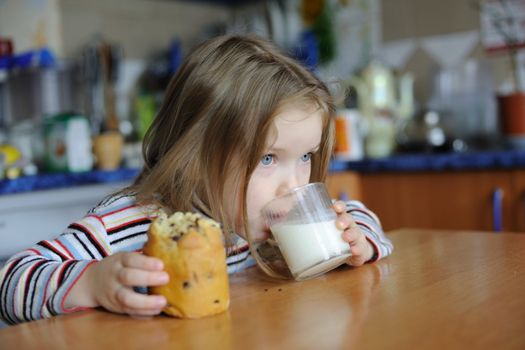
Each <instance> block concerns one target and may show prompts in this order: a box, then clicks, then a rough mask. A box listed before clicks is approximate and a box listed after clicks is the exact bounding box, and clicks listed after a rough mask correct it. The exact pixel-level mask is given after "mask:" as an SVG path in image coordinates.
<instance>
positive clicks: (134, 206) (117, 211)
mask: <svg viewBox="0 0 525 350" xmlns="http://www.w3.org/2000/svg"><path fill="white" fill-rule="evenodd" d="M136 207H137V205H136V204H132V205H128V206H127V207H124V208H120V209H117V210H114V211H110V212H109V213H106V214H104V215H102V216H101V217H103V218H105V217H106V216H108V215H112V214H116V213H120V212H121V211H124V210H128V209H131V208H136Z"/></svg>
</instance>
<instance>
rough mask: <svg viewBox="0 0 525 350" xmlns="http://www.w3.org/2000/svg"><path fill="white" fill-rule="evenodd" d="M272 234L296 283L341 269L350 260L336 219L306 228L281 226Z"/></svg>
mask: <svg viewBox="0 0 525 350" xmlns="http://www.w3.org/2000/svg"><path fill="white" fill-rule="evenodd" d="M271 230H272V233H273V235H274V237H275V239H276V240H277V243H278V244H279V248H280V249H281V252H282V254H283V256H284V259H285V260H286V263H287V264H288V268H289V269H290V271H291V272H292V274H293V275H294V277H295V278H296V279H302V278H308V277H312V276H314V275H317V274H320V273H323V272H326V271H328V270H331V269H333V268H335V267H337V266H339V265H341V264H342V263H343V262H344V260H346V258H348V257H349V256H350V245H349V244H348V243H347V242H345V241H343V238H342V237H341V234H342V232H341V231H340V230H338V229H337V227H336V226H335V219H334V220H330V221H321V222H315V223H306V224H278V225H275V226H272V228H271Z"/></svg>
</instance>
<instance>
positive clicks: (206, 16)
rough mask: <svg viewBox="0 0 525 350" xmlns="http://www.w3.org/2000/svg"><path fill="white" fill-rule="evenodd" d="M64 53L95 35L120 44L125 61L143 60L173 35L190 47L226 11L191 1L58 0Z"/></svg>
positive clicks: (223, 16) (69, 51) (72, 51)
mask: <svg viewBox="0 0 525 350" xmlns="http://www.w3.org/2000/svg"><path fill="white" fill-rule="evenodd" d="M60 13H61V15H62V27H63V43H64V45H63V53H64V55H65V56H71V55H74V54H75V52H76V51H77V50H78V49H79V48H80V47H81V46H82V44H84V43H86V41H88V40H89V39H90V37H91V36H92V35H93V34H95V33H102V34H103V35H104V36H105V37H106V38H107V39H109V40H111V41H114V42H118V43H119V44H120V45H122V47H123V49H124V52H125V55H126V57H127V58H131V59H134V58H146V57H147V56H148V55H149V54H151V53H152V52H155V51H157V50H159V49H165V48H166V47H167V46H168V45H169V43H170V41H171V40H172V39H173V38H174V36H175V35H176V36H177V37H179V38H180V39H181V40H182V43H183V45H185V44H190V43H192V42H193V41H195V40H196V39H198V38H199V36H200V35H201V34H202V31H203V30H205V28H206V27H209V26H211V25H214V24H216V23H220V22H224V21H226V19H227V18H228V13H229V12H228V8H227V7H225V6H218V5H212V4H206V3H203V2H193V3H192V2H190V1H152V0H61V1H60Z"/></svg>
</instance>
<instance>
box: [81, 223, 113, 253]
mask: <svg viewBox="0 0 525 350" xmlns="http://www.w3.org/2000/svg"><path fill="white" fill-rule="evenodd" d="M75 224H76V225H78V226H80V227H82V228H83V229H84V230H86V232H87V233H89V235H90V236H91V238H93V240H94V241H95V242H97V243H98V246H99V247H100V249H102V250H103V251H104V253H105V255H106V256H108V255H109V254H108V252H107V251H106V250H105V249H104V247H103V246H102V244H100V241H99V240H98V239H97V238H96V237H95V236H93V233H92V232H91V231H90V230H88V229H87V227H86V226H84V225H82V224H81V223H79V222H76V223H75Z"/></svg>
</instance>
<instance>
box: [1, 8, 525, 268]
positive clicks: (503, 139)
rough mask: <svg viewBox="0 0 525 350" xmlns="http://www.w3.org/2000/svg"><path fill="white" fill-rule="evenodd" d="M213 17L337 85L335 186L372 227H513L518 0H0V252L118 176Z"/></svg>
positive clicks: (519, 101) (522, 128)
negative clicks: (367, 215)
mask: <svg viewBox="0 0 525 350" xmlns="http://www.w3.org/2000/svg"><path fill="white" fill-rule="evenodd" d="M224 33H256V34H259V35H261V36H264V37H267V38H270V39H271V40H273V41H275V42H276V43H277V44H278V45H279V46H280V47H281V48H282V49H283V50H285V51H286V52H288V53H289V54H290V55H292V56H293V57H295V58H296V59H298V60H299V61H301V62H302V63H303V64H304V65H305V66H307V67H308V68H309V69H311V70H312V71H313V72H314V73H315V74H317V75H318V76H319V77H320V78H321V79H322V80H323V81H325V82H326V83H327V84H328V86H329V87H330V89H331V90H332V92H333V93H334V96H336V97H337V101H338V111H337V117H336V129H337V130H336V131H337V135H336V136H337V144H336V150H335V157H334V161H333V162H332V165H331V176H330V179H329V180H331V185H330V191H331V193H332V195H334V196H337V197H340V198H357V199H362V200H364V202H365V203H366V204H367V205H369V206H370V207H371V208H372V209H373V210H375V211H376V212H377V213H378V214H379V216H380V217H381V218H382V220H383V224H384V226H385V229H387V230H390V229H394V228H398V227H402V226H410V227H439V228H454V229H483V230H501V229H510V230H523V229H525V218H524V216H523V215H522V214H523V212H525V210H524V209H523V203H525V201H523V198H525V196H522V193H525V192H524V191H525V184H524V181H522V180H521V179H522V178H525V171H523V170H520V171H515V169H520V168H523V167H525V152H523V150H524V149H525V95H524V94H523V91H524V89H525V85H524V84H525V83H524V81H525V51H524V50H523V47H524V46H525V0H479V1H476V0H440V1H435V0H324V1H323V0H271V1H270V0H268V1H263V0H259V1H257V0H251V1H248V0H246V1H242V0H200V1H189V0H188V1H182V0H179V1H176V0H0V194H1V195H0V241H1V242H2V244H0V260H1V259H2V258H5V257H6V256H8V255H9V254H12V253H14V252H15V251H16V250H18V249H22V248H25V247H27V246H28V245H29V244H32V243H33V242H34V241H35V240H36V239H41V238H45V237H54V236H56V235H57V234H58V233H59V232H60V230H61V229H62V228H64V227H65V225H67V223H68V222H69V221H70V220H73V219H76V218H78V217H80V216H81V215H82V214H83V213H84V212H85V211H86V210H87V209H89V207H90V206H91V205H93V204H96V202H97V201H98V200H100V199H101V198H102V197H103V195H105V194H107V193H110V192H111V191H113V190H115V189H116V188H119V187H121V186H124V185H126V184H129V183H130V182H131V181H132V180H133V178H134V177H135V176H136V174H137V172H138V169H140V167H141V164H142V163H141V141H142V138H143V137H144V133H145V131H146V130H147V128H148V126H149V125H150V123H151V121H152V120H153V118H154V117H155V114H156V112H157V110H158V108H159V105H160V103H161V102H162V100H163V94H164V90H165V88H166V86H167V83H168V81H169V79H170V77H171V76H172V75H173V74H174V73H175V72H176V71H177V69H178V67H179V65H180V63H181V61H182V59H183V58H184V57H185V55H187V53H188V51H189V50H190V49H191V48H192V47H193V46H195V45H196V44H198V43H200V42H202V41H203V40H205V39H207V38H210V37H213V36H216V35H219V34H224ZM473 169H474V170H476V172H472V170H473ZM509 169H511V170H509ZM449 170H453V171H455V172H449ZM458 170H459V172H458ZM478 178H479V179H478ZM478 180H479V181H478ZM329 182H330V181H329ZM518 186H519V187H518ZM432 189H433V190H432ZM504 191H506V192H505V196H503V192H504ZM509 193H511V195H509ZM514 194H516V195H514ZM460 207H461V208H471V210H470V211H469V212H468V213H466V212H465V211H464V209H461V208H460ZM457 213H460V214H457ZM518 213H519V214H518ZM443 216H446V217H447V218H448V219H447V220H443V219H442V217H443ZM28 218H35V220H31V219H28ZM503 223H504V224H503Z"/></svg>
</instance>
